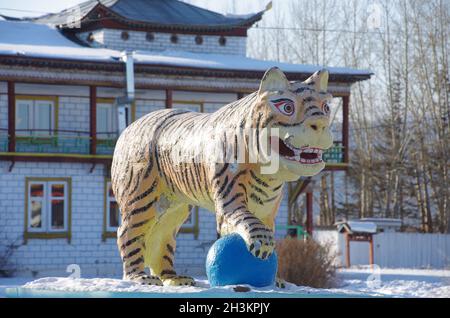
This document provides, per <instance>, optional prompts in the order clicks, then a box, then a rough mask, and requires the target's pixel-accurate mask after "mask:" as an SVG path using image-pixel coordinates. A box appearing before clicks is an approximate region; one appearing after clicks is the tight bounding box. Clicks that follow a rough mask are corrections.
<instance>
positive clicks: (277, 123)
mask: <svg viewBox="0 0 450 318" xmlns="http://www.w3.org/2000/svg"><path fill="white" fill-rule="evenodd" d="M303 122H304V120H302V121H301V122H299V123H293V124H286V123H283V122H281V121H277V122H276V123H275V124H276V125H279V126H282V127H295V126H300V125H301V124H303Z"/></svg>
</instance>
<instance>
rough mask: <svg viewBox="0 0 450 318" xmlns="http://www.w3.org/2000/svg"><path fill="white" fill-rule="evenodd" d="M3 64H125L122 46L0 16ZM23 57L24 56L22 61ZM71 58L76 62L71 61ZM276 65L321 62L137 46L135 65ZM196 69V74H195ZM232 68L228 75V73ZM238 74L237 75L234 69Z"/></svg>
mask: <svg viewBox="0 0 450 318" xmlns="http://www.w3.org/2000/svg"><path fill="white" fill-rule="evenodd" d="M0 29H1V30H2V32H0V64H2V61H5V63H6V62H7V63H8V64H21V63H22V64H23V63H26V65H30V64H31V65H39V63H45V66H55V67H56V66H59V67H61V65H63V67H68V66H70V65H73V67H74V68H78V69H82V68H83V66H86V67H87V66H88V65H87V64H89V67H93V68H96V67H98V68H100V67H101V69H104V70H108V69H111V70H113V69H114V68H115V69H116V70H121V68H118V66H120V67H121V65H122V64H123V63H121V62H120V56H121V53H122V52H120V51H117V50H111V49H106V48H92V47H85V46H81V45H79V44H77V43H75V42H72V41H71V40H69V39H68V38H67V37H65V36H64V35H63V34H62V33H61V32H60V31H59V30H58V29H56V28H55V27H52V26H49V25H44V24H37V23H32V22H12V21H0ZM24 61H25V62H24ZM71 62H72V63H71ZM273 66H278V67H279V68H280V69H282V70H283V71H284V72H286V73H287V74H291V77H290V78H292V79H293V80H294V79H302V78H303V77H304V78H306V77H307V76H309V75H310V74H311V73H313V72H315V71H317V70H319V69H321V68H322V66H319V65H304V64H289V63H280V62H273V61H264V60H257V59H253V58H248V57H245V56H235V55H221V54H207V53H190V52H184V51H158V52H156V51H155V52H150V51H136V53H135V68H136V71H138V72H139V70H142V69H144V68H149V67H160V68H161V67H163V68H165V72H166V73H167V70H168V69H178V70H179V71H182V70H183V71H185V72H188V71H189V72H194V71H195V72H197V73H198V74H199V75H202V74H203V75H207V73H208V74H213V75H214V74H215V75H217V73H218V72H222V73H223V74H225V75H226V76H228V75H229V76H233V74H234V76H241V75H242V77H249V78H252V77H254V78H260V77H261V76H262V73H264V72H265V71H266V70H267V69H268V68H270V67H273ZM327 69H328V70H329V72H330V80H331V81H333V80H334V81H343V82H356V81H360V80H365V79H368V78H370V76H371V74H372V73H371V72H370V71H367V70H358V69H352V68H343V67H328V68H327ZM197 73H196V74H197ZM227 74H228V75H227ZM236 74H239V75H236Z"/></svg>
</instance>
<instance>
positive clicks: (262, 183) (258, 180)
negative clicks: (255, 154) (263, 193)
mask: <svg viewBox="0 0 450 318" xmlns="http://www.w3.org/2000/svg"><path fill="white" fill-rule="evenodd" d="M250 174H251V176H252V178H253V179H254V180H255V181H256V182H257V183H258V184H260V185H262V186H263V187H265V188H268V187H269V185H268V184H267V183H266V182H264V181H263V180H261V179H260V178H258V177H257V176H256V174H255V173H254V172H253V170H250Z"/></svg>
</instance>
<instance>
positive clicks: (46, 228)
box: [24, 177, 72, 244]
mask: <svg viewBox="0 0 450 318" xmlns="http://www.w3.org/2000/svg"><path fill="white" fill-rule="evenodd" d="M32 184H43V196H42V202H43V204H42V206H43V208H42V224H43V226H42V228H41V229H32V228H31V227H30V226H29V224H31V213H30V212H31V211H29V207H30V206H31V200H32V198H33V197H32V196H31V195H30V189H31V185H32ZM54 184H64V185H65V188H64V197H53V196H52V195H51V186H52V185H54ZM49 191H50V192H49ZM58 198H63V200H64V220H65V222H64V228H63V229H52V226H51V212H52V211H51V203H50V202H51V200H53V199H58ZM49 203H50V204H49ZM24 219H25V222H24V243H25V244H26V243H27V241H28V239H56V238H66V239H67V240H68V242H69V243H70V241H71V238H72V178H70V177H68V178H39V177H26V178H25V215H24Z"/></svg>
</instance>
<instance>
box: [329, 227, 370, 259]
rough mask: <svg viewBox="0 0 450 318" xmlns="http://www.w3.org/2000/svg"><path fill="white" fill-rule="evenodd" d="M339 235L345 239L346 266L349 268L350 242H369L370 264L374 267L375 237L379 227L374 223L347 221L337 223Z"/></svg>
mask: <svg viewBox="0 0 450 318" xmlns="http://www.w3.org/2000/svg"><path fill="white" fill-rule="evenodd" d="M336 226H337V230H338V233H343V234H344V237H345V266H346V267H347V268H349V267H350V266H351V263H350V242H351V241H354V242H369V262H370V266H373V265H374V251H373V235H374V234H376V233H377V225H376V224H375V223H373V222H360V221H345V222H338V223H336Z"/></svg>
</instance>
